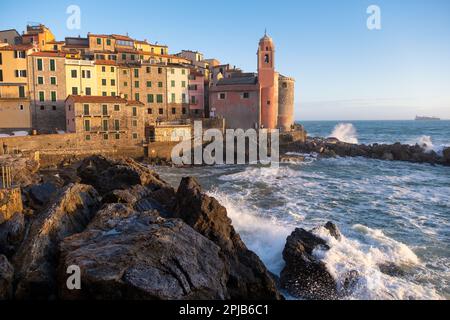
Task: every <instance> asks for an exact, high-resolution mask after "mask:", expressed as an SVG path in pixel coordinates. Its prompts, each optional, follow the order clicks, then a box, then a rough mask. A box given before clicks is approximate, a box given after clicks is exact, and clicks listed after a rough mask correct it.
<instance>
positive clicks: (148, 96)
mask: <svg viewBox="0 0 450 320" xmlns="http://www.w3.org/2000/svg"><path fill="white" fill-rule="evenodd" d="M147 102H148V103H153V102H154V100H153V95H152V94H147Z"/></svg>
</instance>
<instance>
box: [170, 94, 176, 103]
mask: <svg viewBox="0 0 450 320" xmlns="http://www.w3.org/2000/svg"><path fill="white" fill-rule="evenodd" d="M170 101H171V102H172V103H175V93H172V95H171V97H170Z"/></svg>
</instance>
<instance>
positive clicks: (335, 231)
mask: <svg viewBox="0 0 450 320" xmlns="http://www.w3.org/2000/svg"><path fill="white" fill-rule="evenodd" d="M324 228H325V229H327V230H328V232H329V233H330V235H331V236H332V237H334V238H335V239H336V240H338V241H340V240H341V239H342V235H341V232H340V231H339V229H338V227H337V226H336V225H335V224H334V223H333V222H331V221H328V222H327V223H326V224H325V226H324Z"/></svg>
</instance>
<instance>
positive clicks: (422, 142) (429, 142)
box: [407, 135, 450, 155]
mask: <svg viewBox="0 0 450 320" xmlns="http://www.w3.org/2000/svg"><path fill="white" fill-rule="evenodd" d="M407 144H409V145H412V146H415V145H416V144H417V145H419V146H421V147H422V148H423V149H424V150H425V152H431V151H434V152H436V153H437V154H439V155H442V153H443V151H444V149H445V148H448V147H450V144H440V145H434V143H433V139H432V138H431V136H425V135H424V136H420V137H417V138H415V139H413V140H409V141H408V142H407Z"/></svg>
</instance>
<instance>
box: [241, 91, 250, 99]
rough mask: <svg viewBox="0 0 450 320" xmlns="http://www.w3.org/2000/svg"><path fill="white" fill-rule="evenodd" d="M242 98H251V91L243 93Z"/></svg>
mask: <svg viewBox="0 0 450 320" xmlns="http://www.w3.org/2000/svg"><path fill="white" fill-rule="evenodd" d="M242 98H243V99H249V98H250V93H249V92H244V93H243V94H242Z"/></svg>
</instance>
